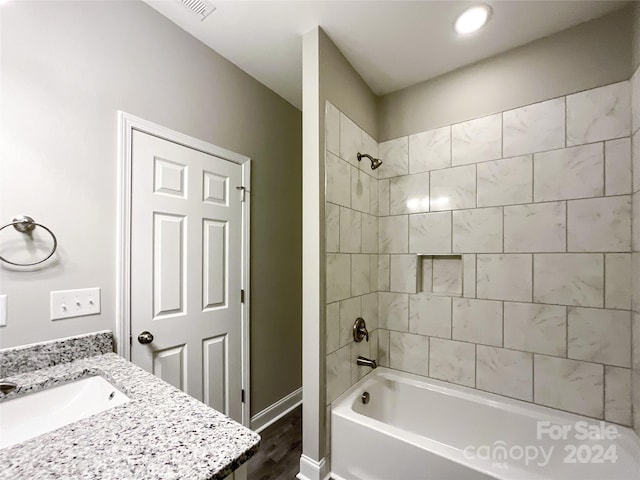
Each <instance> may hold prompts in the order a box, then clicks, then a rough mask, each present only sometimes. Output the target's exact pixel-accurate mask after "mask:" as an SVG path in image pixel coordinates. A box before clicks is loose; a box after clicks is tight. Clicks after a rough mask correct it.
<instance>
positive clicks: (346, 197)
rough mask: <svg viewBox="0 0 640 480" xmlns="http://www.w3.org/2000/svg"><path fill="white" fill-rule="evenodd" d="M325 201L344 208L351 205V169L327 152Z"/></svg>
mask: <svg viewBox="0 0 640 480" xmlns="http://www.w3.org/2000/svg"><path fill="white" fill-rule="evenodd" d="M326 167H327V171H326V176H327V188H326V200H327V202H331V203H336V204H338V205H342V206H344V207H349V206H350V205H351V167H350V166H349V164H348V163H347V162H345V161H344V160H341V159H340V158H338V157H336V156H335V155H333V154H331V153H329V152H327V155H326Z"/></svg>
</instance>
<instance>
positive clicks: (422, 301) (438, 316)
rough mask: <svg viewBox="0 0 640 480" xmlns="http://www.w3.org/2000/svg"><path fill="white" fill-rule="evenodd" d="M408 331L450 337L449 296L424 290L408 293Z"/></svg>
mask: <svg viewBox="0 0 640 480" xmlns="http://www.w3.org/2000/svg"><path fill="white" fill-rule="evenodd" d="M409 332H411V333H417V334H420V335H429V336H432V337H441V338H451V297H443V296H440V295H432V294H431V293H426V292H425V293H419V294H417V295H410V296H409Z"/></svg>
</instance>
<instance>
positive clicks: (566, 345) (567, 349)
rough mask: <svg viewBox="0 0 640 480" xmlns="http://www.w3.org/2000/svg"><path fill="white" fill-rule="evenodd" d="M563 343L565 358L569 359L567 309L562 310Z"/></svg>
mask: <svg viewBox="0 0 640 480" xmlns="http://www.w3.org/2000/svg"><path fill="white" fill-rule="evenodd" d="M564 328H565V334H564V342H565V346H564V348H565V353H564V355H565V358H569V307H565V309H564Z"/></svg>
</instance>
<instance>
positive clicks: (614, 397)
mask: <svg viewBox="0 0 640 480" xmlns="http://www.w3.org/2000/svg"><path fill="white" fill-rule="evenodd" d="M604 385H605V388H604V419H605V420H607V421H608V422H615V423H621V424H622V425H631V423H632V417H631V370H629V369H628V368H619V367H610V366H609V365H606V366H605V367H604Z"/></svg>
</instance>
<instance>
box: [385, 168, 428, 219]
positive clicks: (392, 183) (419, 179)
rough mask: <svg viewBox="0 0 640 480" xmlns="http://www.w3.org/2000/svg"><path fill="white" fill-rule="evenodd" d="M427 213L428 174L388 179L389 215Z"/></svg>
mask: <svg viewBox="0 0 640 480" xmlns="http://www.w3.org/2000/svg"><path fill="white" fill-rule="evenodd" d="M428 211H429V174H428V173H416V174H413V175H404V176H402V177H394V178H391V179H389V213H390V214H391V215H399V214H402V213H417V212H428Z"/></svg>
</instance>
